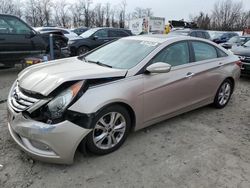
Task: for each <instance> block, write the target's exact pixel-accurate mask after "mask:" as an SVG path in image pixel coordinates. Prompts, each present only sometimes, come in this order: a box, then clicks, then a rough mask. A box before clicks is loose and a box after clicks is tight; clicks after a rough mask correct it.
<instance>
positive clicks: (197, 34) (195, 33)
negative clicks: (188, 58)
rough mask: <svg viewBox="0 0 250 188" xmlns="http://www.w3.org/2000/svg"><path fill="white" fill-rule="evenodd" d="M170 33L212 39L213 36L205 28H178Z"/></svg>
mask: <svg viewBox="0 0 250 188" xmlns="http://www.w3.org/2000/svg"><path fill="white" fill-rule="evenodd" d="M169 34H170V35H184V36H191V37H198V38H204V39H208V40H210V39H211V37H210V35H209V33H208V32H207V31H205V30H193V29H177V30H174V31H171V32H170V33H169Z"/></svg>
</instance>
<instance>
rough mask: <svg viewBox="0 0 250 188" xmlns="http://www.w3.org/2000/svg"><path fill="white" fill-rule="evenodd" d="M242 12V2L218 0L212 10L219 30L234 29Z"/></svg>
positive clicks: (215, 24)
mask: <svg viewBox="0 0 250 188" xmlns="http://www.w3.org/2000/svg"><path fill="white" fill-rule="evenodd" d="M242 12H243V10H242V2H233V1H232V0H224V1H218V2H217V3H216V4H215V5H214V10H213V12H212V22H213V25H214V27H215V28H217V29H219V30H227V31H228V30H233V29H235V25H236V23H237V21H238V20H239V19H240V15H241V14H242Z"/></svg>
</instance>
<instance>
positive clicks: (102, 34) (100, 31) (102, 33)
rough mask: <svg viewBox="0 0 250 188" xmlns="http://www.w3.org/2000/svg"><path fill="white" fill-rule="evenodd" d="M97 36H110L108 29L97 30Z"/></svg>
mask: <svg viewBox="0 0 250 188" xmlns="http://www.w3.org/2000/svg"><path fill="white" fill-rule="evenodd" d="M95 36H97V37H99V38H107V37H108V31H107V30H104V29H102V30H99V31H97V32H95Z"/></svg>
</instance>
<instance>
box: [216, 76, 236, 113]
mask: <svg viewBox="0 0 250 188" xmlns="http://www.w3.org/2000/svg"><path fill="white" fill-rule="evenodd" d="M232 93H233V83H232V81H231V80H229V79H226V80H225V81H224V82H223V83H222V84H221V85H220V87H219V89H218V91H217V93H216V96H215V98H214V103H213V105H214V107H215V108H218V109H221V108H224V107H225V106H226V105H227V104H228V102H229V101H230V98H231V95H232Z"/></svg>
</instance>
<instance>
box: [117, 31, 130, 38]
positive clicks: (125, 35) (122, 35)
mask: <svg viewBox="0 0 250 188" xmlns="http://www.w3.org/2000/svg"><path fill="white" fill-rule="evenodd" d="M118 32H119V36H120V37H127V36H128V34H127V33H126V32H124V31H118Z"/></svg>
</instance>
